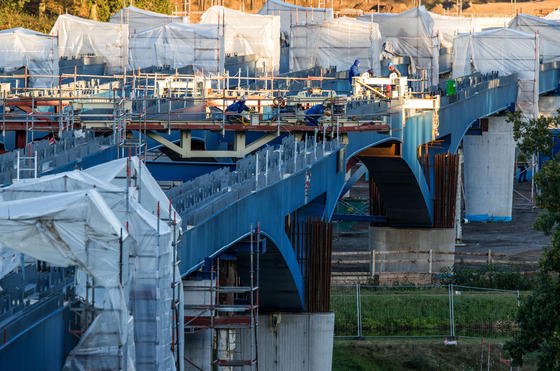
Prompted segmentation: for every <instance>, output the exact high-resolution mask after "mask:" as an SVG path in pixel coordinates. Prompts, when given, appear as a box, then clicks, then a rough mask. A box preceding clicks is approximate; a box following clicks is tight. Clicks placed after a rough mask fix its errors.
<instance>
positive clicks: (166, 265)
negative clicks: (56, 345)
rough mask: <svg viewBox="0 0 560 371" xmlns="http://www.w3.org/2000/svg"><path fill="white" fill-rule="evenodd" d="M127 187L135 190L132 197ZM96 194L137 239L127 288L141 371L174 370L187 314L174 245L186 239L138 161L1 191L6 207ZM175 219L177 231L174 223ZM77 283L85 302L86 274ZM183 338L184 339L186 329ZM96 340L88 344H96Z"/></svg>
mask: <svg viewBox="0 0 560 371" xmlns="http://www.w3.org/2000/svg"><path fill="white" fill-rule="evenodd" d="M92 174H95V175H96V176H97V177H96V176H94V175H92ZM127 174H129V179H130V180H129V181H127ZM127 184H128V185H130V188H129V190H128V192H127ZM91 189H95V190H96V191H97V192H98V193H99V194H100V195H101V197H102V198H103V199H104V201H105V202H106V204H107V206H108V208H110V209H111V211H112V213H114V215H115V217H116V218H117V219H118V220H121V221H123V224H124V225H126V226H127V228H128V233H129V239H130V237H132V240H133V241H134V242H135V243H134V248H133V249H131V250H130V252H129V253H128V254H126V256H130V261H129V266H130V269H131V272H132V273H133V274H132V275H131V280H127V281H126V282H125V287H126V288H128V289H127V290H126V292H127V293H128V292H130V308H131V310H132V313H133V316H134V338H135V347H136V368H137V369H138V370H155V369H158V370H171V369H174V358H173V354H172V352H171V351H170V349H171V342H172V341H173V335H172V331H174V325H175V323H173V318H174V317H175V318H182V314H181V313H173V310H172V302H173V298H175V300H178V299H179V298H181V295H182V285H181V282H180V279H179V278H178V277H180V275H179V271H178V269H177V267H175V266H174V264H173V259H174V256H173V252H174V250H173V246H174V243H177V241H178V239H179V238H180V235H181V229H180V222H181V219H180V218H179V217H178V216H177V215H176V213H175V210H174V209H173V208H172V207H171V205H170V204H169V201H168V200H167V197H166V196H165V194H164V193H163V191H162V190H161V189H160V187H159V185H158V184H157V182H156V181H155V179H154V178H153V177H152V176H151V174H150V173H149V171H148V170H147V168H146V167H145V165H144V164H143V163H142V162H141V161H139V159H138V158H137V157H133V158H131V159H119V160H115V161H111V162H108V163H105V164H102V165H99V166H95V167H93V168H90V169H88V172H86V171H77V170H76V171H71V172H67V173H61V174H55V175H50V176H45V177H41V178H39V179H33V180H29V181H23V182H19V183H15V184H13V185H11V186H10V187H7V188H4V189H2V190H1V191H0V202H1V201H4V200H14V199H20V198H35V197H39V196H41V195H48V194H54V195H56V194H60V193H63V192H73V191H76V190H82V191H83V190H86V191H87V190H91ZM127 200H128V201H127ZM169 215H171V216H172V222H174V223H173V224H175V227H173V224H171V225H170V224H169V222H170V221H169V220H168V217H169ZM158 216H159V217H158ZM174 276H175V280H176V281H178V285H177V286H175V288H173V285H172V282H173V280H174V278H173V277H174ZM77 281H78V283H77V286H78V287H77V288H76V292H77V293H78V295H81V296H82V297H85V294H84V293H85V290H86V288H85V287H83V286H84V282H85V276H84V274H81V271H78V274H77ZM173 290H175V292H174V291H173ZM100 293H105V291H103V290H102V289H96V297H98V296H100V295H99V294H100ZM127 296H128V295H127ZM90 297H91V295H90ZM110 304H111V303H100V302H96V307H97V308H100V309H110V308H111V305H110ZM178 310H179V311H180V310H181V308H179V309H178ZM180 325H181V324H180ZM177 333H178V336H179V338H182V336H183V335H182V334H183V329H182V326H181V328H179V329H178V330H177ZM96 336H97V335H94V334H92V335H90V338H91V339H90V340H88V342H91V341H95V340H94V339H95V337H96ZM84 341H85V340H84ZM181 343H182V342H181ZM179 350H180V349H179ZM180 351H181V350H180ZM76 354H77V353H76ZM179 356H180V357H182V354H179ZM74 359H76V357H74V358H72V360H74ZM91 361H92V358H91V357H88V354H84V355H83V357H81V358H80V362H82V364H86V363H87V364H89V363H88V362H91ZM72 362H74V361H72ZM68 365H71V366H74V363H70V361H69V363H68Z"/></svg>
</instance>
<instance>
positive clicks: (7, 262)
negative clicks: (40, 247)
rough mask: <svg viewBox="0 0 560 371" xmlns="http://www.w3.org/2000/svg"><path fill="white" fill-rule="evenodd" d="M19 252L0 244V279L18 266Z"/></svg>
mask: <svg viewBox="0 0 560 371" xmlns="http://www.w3.org/2000/svg"><path fill="white" fill-rule="evenodd" d="M20 259H21V254H20V253H18V252H16V251H14V250H12V249H9V248H7V247H4V246H1V245H0V279H1V278H2V277H4V276H5V275H7V274H8V273H10V272H11V271H13V270H14V269H16V268H17V267H19V265H20V261H21V260H20Z"/></svg>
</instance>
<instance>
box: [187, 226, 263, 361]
mask: <svg viewBox="0 0 560 371" xmlns="http://www.w3.org/2000/svg"><path fill="white" fill-rule="evenodd" d="M241 244H242V245H244V246H248V262H249V266H248V272H244V273H247V276H246V277H244V279H241V277H240V272H238V271H237V270H236V269H235V265H234V262H235V260H234V259H232V258H231V255H228V254H222V256H220V257H218V258H217V259H216V260H215V262H213V263H211V266H210V272H209V274H210V278H211V279H210V280H209V285H207V286H201V285H199V286H185V291H187V290H192V291H195V292H197V293H198V294H202V295H203V297H204V298H206V299H207V300H204V302H203V303H196V304H185V311H186V315H185V332H186V333H194V332H197V331H201V330H211V331H212V333H211V336H212V341H211V344H212V360H211V368H217V369H223V370H231V369H237V368H242V369H246V368H249V369H255V370H256V369H258V357H257V354H258V336H257V333H258V324H259V315H258V309H259V269H260V252H261V246H262V245H263V241H262V240H261V236H260V228H259V227H258V226H257V228H256V229H254V228H253V226H251V231H250V234H249V239H248V241H245V242H242V243H241ZM240 252H241V251H240ZM187 295H188V294H187V293H186V295H185V296H187ZM195 295H196V293H195ZM187 362H188V363H190V364H191V365H192V366H195V367H196V368H199V369H206V367H199V365H195V364H193V362H192V361H191V360H188V359H187Z"/></svg>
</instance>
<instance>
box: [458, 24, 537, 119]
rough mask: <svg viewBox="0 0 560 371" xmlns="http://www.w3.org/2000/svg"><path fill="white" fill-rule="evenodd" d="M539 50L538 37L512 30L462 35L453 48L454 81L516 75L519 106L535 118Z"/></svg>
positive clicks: (501, 29)
mask: <svg viewBox="0 0 560 371" xmlns="http://www.w3.org/2000/svg"><path fill="white" fill-rule="evenodd" d="M537 48H538V39H535V36H534V35H532V34H528V33H525V32H521V31H516V30H512V29H509V28H500V29H495V30H489V31H482V32H478V33H473V34H461V35H458V36H457V37H456V38H455V43H454V46H453V51H454V53H453V78H457V77H461V76H466V75H470V74H471V73H473V72H481V73H487V72H493V71H498V72H499V73H500V75H511V74H513V73H516V74H517V76H518V79H519V90H518V96H517V105H518V107H519V108H520V109H521V110H522V111H523V112H524V113H525V114H526V115H531V116H532V115H534V114H535V112H536V111H535V110H537V109H538V80H539V77H538V70H539V60H538V58H537V55H536V53H535V51H536V50H537ZM473 69H474V70H473Z"/></svg>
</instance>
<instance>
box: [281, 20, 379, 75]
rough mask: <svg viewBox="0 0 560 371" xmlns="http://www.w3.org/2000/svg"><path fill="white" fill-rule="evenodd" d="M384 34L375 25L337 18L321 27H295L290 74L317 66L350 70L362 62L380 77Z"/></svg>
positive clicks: (293, 28)
mask: <svg viewBox="0 0 560 371" xmlns="http://www.w3.org/2000/svg"><path fill="white" fill-rule="evenodd" d="M380 55H381V34H380V33H379V27H378V26H377V24H375V23H371V22H367V23H366V22H361V21H357V20H355V19H352V18H346V17H343V18H337V19H334V20H331V21H324V22H321V23H317V24H308V25H302V26H294V27H292V35H291V43H290V70H292V71H298V70H303V69H307V68H311V67H314V66H320V67H331V66H336V67H337V69H338V70H344V69H347V68H349V67H350V66H351V65H352V63H354V60H355V59H356V58H357V59H360V61H361V63H362V66H370V67H371V68H372V69H373V70H374V72H375V73H376V74H377V75H379V74H380V64H379V59H380Z"/></svg>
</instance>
